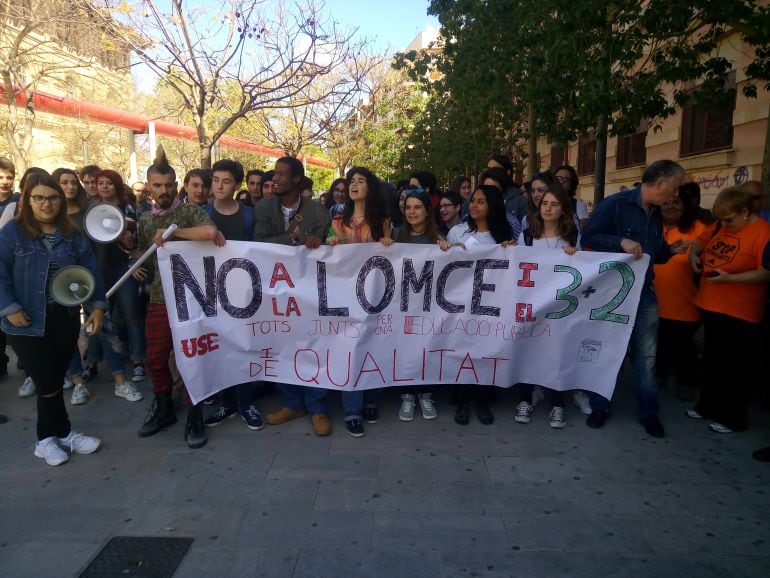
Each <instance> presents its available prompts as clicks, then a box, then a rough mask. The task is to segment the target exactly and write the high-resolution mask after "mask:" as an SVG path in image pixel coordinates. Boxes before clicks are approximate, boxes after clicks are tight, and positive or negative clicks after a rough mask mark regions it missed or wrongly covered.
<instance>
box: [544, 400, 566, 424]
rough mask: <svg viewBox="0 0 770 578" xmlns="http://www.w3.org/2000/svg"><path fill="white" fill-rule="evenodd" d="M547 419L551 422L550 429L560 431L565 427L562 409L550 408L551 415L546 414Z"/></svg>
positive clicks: (556, 406)
mask: <svg viewBox="0 0 770 578" xmlns="http://www.w3.org/2000/svg"><path fill="white" fill-rule="evenodd" d="M548 419H549V420H550V422H551V427H552V428H554V429H561V428H563V427H566V426H567V422H566V421H564V408H563V407H559V406H558V405H555V406H553V407H552V408H551V413H549V414H548Z"/></svg>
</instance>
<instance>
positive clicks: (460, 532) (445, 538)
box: [374, 512, 508, 548]
mask: <svg viewBox="0 0 770 578" xmlns="http://www.w3.org/2000/svg"><path fill="white" fill-rule="evenodd" d="M507 543H508V538H507V536H506V532H505V526H504V525H503V521H502V520H501V519H500V517H499V516H496V515H484V514H472V515H464V516H458V515H456V514H422V515H419V516H415V515H414V514H413V513H411V512H404V513H393V512H375V514H374V545H375V546H376V547H399V546H401V547H403V548H421V547H425V546H435V547H442V548H475V547H481V546H486V547H492V546H505V545H507Z"/></svg>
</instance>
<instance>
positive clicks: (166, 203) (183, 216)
mask: <svg viewBox="0 0 770 578" xmlns="http://www.w3.org/2000/svg"><path fill="white" fill-rule="evenodd" d="M147 189H148V190H149V191H150V194H151V195H152V197H153V199H154V200H155V208H154V209H153V210H152V212H151V213H145V214H144V215H142V217H141V219H139V226H138V232H139V248H140V250H141V251H146V250H147V249H148V248H149V247H150V245H152V243H155V244H156V245H157V246H158V247H162V246H163V245H164V241H163V238H162V234H163V232H164V231H165V230H166V229H167V228H168V227H169V226H170V225H171V224H176V225H177V227H178V228H177V230H176V231H175V232H174V234H173V236H172V237H171V238H170V239H169V241H174V240H183V239H184V240H188V241H212V242H213V243H214V244H215V245H216V246H218V247H221V246H223V245H224V244H225V238H224V236H223V235H222V233H220V232H219V231H218V230H217V228H216V227H215V226H214V223H213V221H212V220H211V219H210V218H209V217H208V215H206V213H205V212H204V211H203V209H201V208H200V207H197V206H196V205H193V204H183V203H182V202H181V201H180V200H179V199H178V198H177V182H176V172H175V171H174V169H173V168H172V167H171V166H170V165H169V164H168V160H167V159H166V153H165V152H164V151H163V149H162V148H161V147H159V148H158V155H157V157H156V158H155V162H153V164H152V165H151V166H150V167H149V168H148V169H147ZM147 263H149V265H148V267H152V271H153V277H152V282H151V284H150V303H149V304H148V305H147V319H146V322H145V333H146V336H147V363H146V365H147V371H148V373H149V374H150V379H152V392H153V394H154V396H155V399H154V400H153V402H152V406H151V408H150V412H149V413H148V415H147V418H146V419H145V421H144V424H142V427H141V428H140V429H139V432H138V433H139V436H140V437H147V436H151V435H154V434H156V433H158V432H159V431H160V430H162V429H163V428H165V427H168V426H170V425H172V424H174V423H176V412H175V411H174V403H173V401H172V399H171V387H172V383H173V380H172V377H171V371H170V370H169V366H168V362H169V355H170V354H171V352H172V351H173V341H172V336H171V326H170V325H169V321H168V312H167V311H166V300H165V298H164V296H163V287H162V285H161V280H160V272H159V271H158V260H157V257H156V256H154V255H153V256H152V257H151V258H150V259H149V260H148V261H147ZM147 272H148V270H147V269H145V268H144V267H140V268H139V269H138V270H137V271H136V272H135V273H134V277H135V278H136V279H137V280H139V281H143V280H144V279H145V278H146V277H147ZM185 439H186V440H187V444H188V445H189V446H190V447H191V448H200V447H203V446H204V445H205V444H206V431H205V429H204V427H203V413H202V411H201V408H200V406H198V405H195V406H192V407H190V410H189V412H188V415H187V427H186V428H185Z"/></svg>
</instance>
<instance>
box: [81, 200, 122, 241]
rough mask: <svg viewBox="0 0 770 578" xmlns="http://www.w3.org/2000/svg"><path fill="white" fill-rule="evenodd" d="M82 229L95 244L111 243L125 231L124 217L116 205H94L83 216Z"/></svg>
mask: <svg viewBox="0 0 770 578" xmlns="http://www.w3.org/2000/svg"><path fill="white" fill-rule="evenodd" d="M83 229H85V232H86V235H88V236H89V237H90V238H91V239H92V240H94V241H96V242H97V243H112V242H113V241H117V239H118V237H120V236H121V235H122V234H123V231H125V230H126V217H125V215H124V214H123V211H121V210H120V207H118V206H117V205H113V204H112V203H96V204H95V205H91V206H90V207H89V208H88V210H87V211H86V213H85V215H83Z"/></svg>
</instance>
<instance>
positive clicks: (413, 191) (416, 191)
mask: <svg viewBox="0 0 770 578" xmlns="http://www.w3.org/2000/svg"><path fill="white" fill-rule="evenodd" d="M404 192H405V193H406V196H407V197H409V196H412V195H419V194H420V193H424V192H425V189H404Z"/></svg>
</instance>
